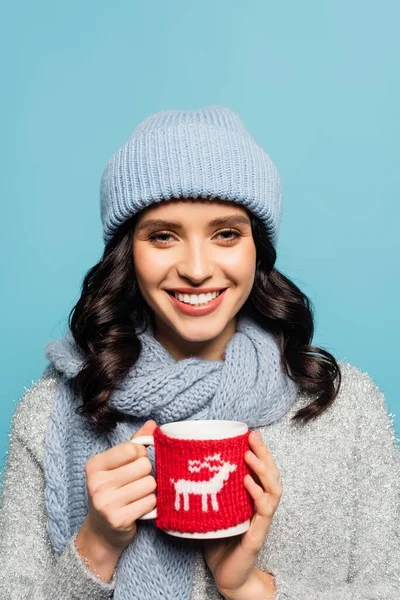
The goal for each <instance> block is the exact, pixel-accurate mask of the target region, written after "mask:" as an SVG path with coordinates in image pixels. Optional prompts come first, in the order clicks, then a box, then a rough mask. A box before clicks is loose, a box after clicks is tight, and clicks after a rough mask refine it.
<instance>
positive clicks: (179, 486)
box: [171, 454, 237, 512]
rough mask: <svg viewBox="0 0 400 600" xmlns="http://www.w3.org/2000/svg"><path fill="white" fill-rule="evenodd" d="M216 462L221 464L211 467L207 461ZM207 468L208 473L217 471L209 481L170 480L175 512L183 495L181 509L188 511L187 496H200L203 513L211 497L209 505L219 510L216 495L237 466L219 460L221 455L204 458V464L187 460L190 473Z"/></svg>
mask: <svg viewBox="0 0 400 600" xmlns="http://www.w3.org/2000/svg"><path fill="white" fill-rule="evenodd" d="M211 460H218V461H220V462H221V463H222V464H221V465H215V466H211V465H210V464H209V461H211ZM202 468H207V469H209V470H210V471H217V472H216V473H215V475H214V477H212V478H211V479H208V480H204V481H191V480H190V479H178V481H175V480H174V479H171V483H173V484H174V486H175V510H180V508H181V503H180V498H181V494H183V508H184V510H189V494H197V495H201V508H202V510H203V511H204V512H206V511H207V510H208V502H207V499H208V496H211V504H212V507H213V509H214V510H219V508H218V502H217V493H218V492H219V491H221V489H222V488H223V486H224V481H227V480H228V478H229V474H230V473H232V472H233V471H235V470H236V469H237V465H235V464H231V463H230V462H228V461H223V460H221V454H214V456H205V457H204V462H201V461H200V460H189V466H188V469H189V471H191V472H192V473H193V472H195V471H197V472H199V471H200V469H202Z"/></svg>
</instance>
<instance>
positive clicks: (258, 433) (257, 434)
mask: <svg viewBox="0 0 400 600" xmlns="http://www.w3.org/2000/svg"><path fill="white" fill-rule="evenodd" d="M254 439H255V441H256V442H257V443H258V444H259V443H260V442H262V435H261V431H259V430H257V431H255V432H254Z"/></svg>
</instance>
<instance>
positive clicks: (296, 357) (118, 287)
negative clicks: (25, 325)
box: [68, 198, 341, 432]
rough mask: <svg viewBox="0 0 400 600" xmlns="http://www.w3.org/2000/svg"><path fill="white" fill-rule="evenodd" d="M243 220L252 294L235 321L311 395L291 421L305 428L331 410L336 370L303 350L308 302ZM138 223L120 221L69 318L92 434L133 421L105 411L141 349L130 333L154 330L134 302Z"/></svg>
mask: <svg viewBox="0 0 400 600" xmlns="http://www.w3.org/2000/svg"><path fill="white" fill-rule="evenodd" d="M177 199H179V200H182V198H177ZM188 199H190V198H188ZM213 200H214V198H213ZM215 200H216V201H218V199H215ZM224 202H226V201H224ZM246 210H247V209H246ZM247 214H248V216H249V218H250V222H251V229H252V234H253V239H254V243H255V246H256V261H257V262H256V272H255V277H254V284H253V287H252V290H251V292H250V295H249V297H248V298H247V300H246V302H245V304H244V305H243V306H242V307H241V309H240V311H239V313H238V314H240V313H246V314H248V315H251V316H252V317H253V318H254V319H255V320H256V321H257V323H259V324H260V325H261V326H262V327H263V328H264V329H265V330H267V331H270V332H271V333H274V334H275V336H276V339H277V341H278V343H279V347H280V354H281V364H282V368H283V369H284V371H285V372H286V373H287V375H288V376H289V377H290V378H291V379H292V380H293V381H295V382H297V383H298V384H299V386H300V389H301V390H305V391H307V392H309V393H311V394H312V395H313V401H312V402H311V403H310V404H309V405H307V406H304V407H302V408H300V409H299V410H298V411H297V412H296V413H295V415H294V416H293V417H292V419H293V420H294V421H296V422H301V423H302V424H305V423H307V422H308V421H310V420H311V419H315V418H316V417H318V416H319V415H321V414H322V413H323V412H324V411H325V410H326V409H327V408H328V407H329V406H330V405H331V404H332V403H333V401H334V399H335V398H336V396H337V394H338V392H339V388H340V385H341V372H340V368H339V365H338V363H337V362H336V360H335V358H334V357H333V356H332V354H330V353H329V352H327V351H326V350H324V349H322V348H319V347H317V346H312V345H310V344H311V341H312V338H313V335H314V317H313V306H312V303H311V300H310V299H309V298H308V297H307V296H306V295H305V294H304V293H303V292H302V291H301V290H300V289H299V288H298V287H297V286H296V285H295V284H294V283H293V282H292V281H290V279H288V278H287V277H286V276H285V275H283V274H282V273H280V272H279V271H278V270H277V269H276V268H274V264H275V262H276V256H277V255H276V250H275V248H274V246H273V245H272V244H271V242H270V238H269V235H268V232H267V231H266V230H265V228H264V226H263V225H262V223H261V222H260V220H259V219H258V218H257V217H256V216H255V215H254V214H253V213H251V212H250V211H248V210H247ZM138 216H139V215H138V214H135V215H133V217H131V218H130V219H128V220H127V221H125V222H124V223H123V224H122V225H121V226H120V227H119V229H118V230H117V232H116V234H115V235H114V236H113V238H112V239H110V240H109V242H108V243H107V244H106V246H105V249H104V252H103V256H102V258H101V260H100V261H99V262H98V263H97V264H96V265H94V266H93V267H92V268H91V269H90V270H89V271H88V272H87V273H86V275H85V276H84V279H83V282H82V291H81V296H80V298H79V300H78V302H77V303H76V304H75V306H74V307H73V308H72V310H71V312H70V314H69V317H68V324H69V327H70V329H71V332H72V335H73V337H74V339H75V342H76V344H77V346H78V348H79V350H80V352H81V353H82V355H83V358H84V365H83V368H82V369H81V371H80V372H79V373H78V375H77V376H76V377H75V378H74V380H73V387H74V391H75V393H76V394H78V395H79V396H80V397H81V398H82V405H81V406H79V407H78V408H77V409H76V412H77V413H78V414H81V415H83V416H85V417H86V418H88V419H89V421H91V422H92V423H93V424H94V425H95V427H96V429H97V430H98V431H99V432H108V431H111V430H113V429H114V428H115V427H116V425H117V423H118V422H122V421H131V420H132V417H131V416H130V415H127V414H125V413H122V412H120V411H118V410H116V409H114V408H112V407H109V406H108V400H109V397H110V395H111V393H112V391H113V390H114V389H116V388H117V386H118V385H119V384H120V383H121V382H122V380H123V379H124V377H125V375H126V374H127V372H128V370H129V369H130V367H131V366H132V365H133V364H134V363H135V362H136V360H137V359H138V356H139V353H140V349H141V346H140V341H139V338H138V337H137V335H136V333H135V330H138V329H140V328H142V327H146V326H147V324H148V323H149V322H151V323H152V325H153V326H154V315H153V312H152V310H151V309H150V307H149V306H148V304H147V303H146V302H145V300H144V299H143V297H142V295H141V292H140V290H139V287H138V283H137V279H136V274H135V269H134V257H133V232H134V228H135V225H136V222H137V220H138ZM336 379H337V387H336V388H335V385H334V384H335V380H336ZM314 395H315V396H314Z"/></svg>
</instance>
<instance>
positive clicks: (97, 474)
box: [85, 420, 157, 553]
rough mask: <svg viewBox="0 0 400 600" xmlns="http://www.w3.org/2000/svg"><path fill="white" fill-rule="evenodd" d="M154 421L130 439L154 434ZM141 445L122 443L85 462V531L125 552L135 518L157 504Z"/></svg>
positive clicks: (131, 535) (109, 546)
mask: <svg viewBox="0 0 400 600" xmlns="http://www.w3.org/2000/svg"><path fill="white" fill-rule="evenodd" d="M156 427H157V425H156V423H155V421H152V420H151V421H148V422H146V423H145V424H144V425H143V427H141V428H140V429H139V430H138V431H137V432H136V433H135V434H134V435H133V436H132V437H131V439H133V438H135V437H137V436H139V435H152V434H153V432H154V430H155V428H156ZM151 469H152V464H151V462H150V459H149V458H148V456H147V449H146V448H145V446H143V445H142V444H132V443H131V442H123V443H121V444H117V445H116V446H113V447H112V448H110V449H109V450H106V451H105V452H101V453H99V454H95V455H94V456H91V457H90V458H89V460H88V461H87V462H86V465H85V473H86V484H87V491H88V504H89V512H88V515H87V517H86V519H85V528H86V531H88V530H89V531H90V533H92V534H94V535H95V537H96V539H98V540H101V542H102V543H103V545H104V546H106V547H107V548H109V549H110V550H113V551H116V552H118V553H122V551H123V550H124V548H126V546H128V544H130V542H131V541H132V540H133V538H134V537H135V534H136V520H137V519H138V518H139V517H141V516H143V515H144V514H146V513H147V512H149V511H151V510H152V509H153V508H154V507H155V505H156V502H157V500H156V495H155V494H153V493H151V492H153V491H154V490H155V489H156V480H155V478H154V477H153V476H152V475H150V473H151Z"/></svg>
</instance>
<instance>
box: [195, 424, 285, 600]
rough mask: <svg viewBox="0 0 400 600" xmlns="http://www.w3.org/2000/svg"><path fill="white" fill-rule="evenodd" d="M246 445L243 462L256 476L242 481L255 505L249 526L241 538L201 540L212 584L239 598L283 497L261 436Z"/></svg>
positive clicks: (274, 469) (276, 474)
mask: <svg viewBox="0 0 400 600" xmlns="http://www.w3.org/2000/svg"><path fill="white" fill-rule="evenodd" d="M249 442H250V447H251V448H252V450H253V452H252V451H251V450H248V451H247V452H246V454H245V459H246V462H247V464H248V466H249V467H250V468H251V470H252V471H254V473H255V477H254V475H253V476H251V475H248V474H247V475H246V476H245V478H244V485H245V487H246V489H247V490H248V491H249V493H250V495H251V496H252V498H253V500H254V505H255V513H254V515H253V517H252V519H251V522H250V527H249V529H248V530H247V531H246V532H245V533H243V534H241V535H240V536H234V537H230V538H222V539H215V540H212V539H211V540H203V552H204V558H205V560H206V562H207V565H208V567H209V569H210V571H211V573H212V574H213V576H214V580H215V584H216V586H217V588H218V590H219V592H220V593H221V594H222V595H224V596H227V597H231V598H233V597H237V598H239V597H240V596H241V590H243V589H245V588H246V584H248V583H249V582H250V576H251V575H252V573H253V569H254V566H255V563H256V560H257V556H258V553H259V551H260V550H261V548H262V546H263V544H264V541H265V539H266V537H267V535H268V532H269V529H270V526H271V521H272V517H273V516H274V513H275V511H276V509H277V507H278V505H279V502H280V499H281V496H282V486H281V484H280V482H279V479H280V472H279V469H278V467H277V466H276V464H275V462H274V460H273V458H272V455H271V453H270V451H269V450H268V448H267V447H266V445H265V444H264V442H263V441H262V438H261V434H260V441H257V437H256V435H255V432H251V433H250V434H249ZM257 478H258V482H259V483H257ZM259 484H260V485H259Z"/></svg>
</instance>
